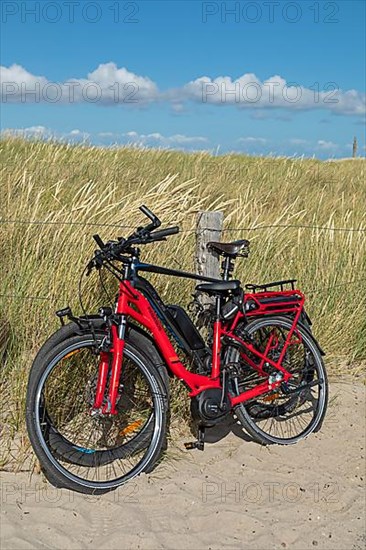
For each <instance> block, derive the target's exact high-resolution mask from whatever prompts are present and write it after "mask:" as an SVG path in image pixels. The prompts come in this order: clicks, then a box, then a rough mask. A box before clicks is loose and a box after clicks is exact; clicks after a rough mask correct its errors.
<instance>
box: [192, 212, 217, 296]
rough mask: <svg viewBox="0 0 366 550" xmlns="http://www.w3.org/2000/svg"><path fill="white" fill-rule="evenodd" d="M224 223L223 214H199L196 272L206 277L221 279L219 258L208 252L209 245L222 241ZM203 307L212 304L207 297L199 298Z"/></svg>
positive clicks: (197, 222)
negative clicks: (209, 243) (211, 242)
mask: <svg viewBox="0 0 366 550" xmlns="http://www.w3.org/2000/svg"><path fill="white" fill-rule="evenodd" d="M223 221H224V214H223V212H198V214H197V221H196V272H197V273H198V274H199V275H203V276H205V277H212V278H214V279H220V259H219V256H218V255H217V254H216V253H214V252H211V251H209V250H207V243H208V242H210V241H220V240H221V232H222V226H223ZM199 300H200V302H201V303H202V305H207V304H210V303H212V299H211V298H209V297H208V296H207V295H203V296H200V297H199Z"/></svg>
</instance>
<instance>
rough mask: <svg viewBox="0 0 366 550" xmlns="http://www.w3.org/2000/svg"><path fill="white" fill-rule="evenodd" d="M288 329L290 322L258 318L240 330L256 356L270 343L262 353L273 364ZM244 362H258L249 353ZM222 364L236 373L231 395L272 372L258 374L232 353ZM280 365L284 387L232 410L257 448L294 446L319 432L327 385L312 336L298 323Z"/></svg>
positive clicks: (237, 354)
mask: <svg viewBox="0 0 366 550" xmlns="http://www.w3.org/2000/svg"><path fill="white" fill-rule="evenodd" d="M291 327H292V322H291V320H288V319H286V318H284V317H267V318H265V317H263V318H261V319H257V320H255V321H253V322H251V323H249V324H248V325H247V326H246V327H245V332H246V334H247V335H248V336H250V337H251V339H252V342H253V343H254V345H255V346H256V348H257V349H258V350H259V351H261V352H262V353H265V350H266V347H267V344H268V342H269V339H271V342H276V344H275V346H272V349H271V350H270V351H269V353H268V356H269V357H270V358H271V359H272V360H274V361H276V360H278V358H279V355H280V353H281V351H282V349H283V345H284V343H285V341H286V338H287V336H288V333H289V331H290V329H291ZM239 331H240V328H239ZM250 358H251V360H252V361H254V362H257V363H259V359H258V358H257V357H256V356H255V355H254V354H250ZM227 361H228V362H232V363H236V364H237V365H238V366H239V368H238V371H239V375H238V376H237V377H236V378H235V379H233V381H232V393H233V394H234V395H240V393H242V392H243V391H246V390H248V389H251V388H254V387H255V386H257V385H258V384H260V383H262V382H264V381H265V380H266V379H268V376H270V375H271V372H272V371H271V368H268V367H267V370H268V374H267V375H266V376H262V375H260V374H259V373H258V372H257V371H256V370H255V369H254V368H253V367H251V366H249V365H248V364H246V363H245V361H244V360H242V359H241V357H240V351H239V350H238V349H233V348H231V349H230V350H229V351H228V353H227ZM282 364H283V366H284V367H285V368H286V370H288V371H289V372H290V373H291V374H292V377H291V378H290V380H289V381H288V382H287V383H283V384H281V385H280V386H279V387H278V388H276V389H274V390H273V391H270V392H268V393H266V394H264V395H261V396H259V397H256V398H254V399H251V400H249V401H245V402H243V403H241V404H240V405H238V406H237V407H236V408H235V411H234V416H235V417H236V419H237V420H238V421H239V423H240V424H241V425H242V426H243V428H244V429H245V431H246V432H248V433H249V435H251V436H252V437H253V439H255V440H256V441H258V442H259V443H261V444H263V445H268V444H271V443H272V444H273V443H277V444H281V445H291V444H293V443H297V442H298V441H300V440H301V439H303V438H305V437H307V436H308V435H309V434H310V433H312V432H314V431H317V430H319V429H320V427H321V425H322V422H323V419H324V416H325V413H326V409H327V402H328V382H327V374H326V370H325V366H324V363H323V360H322V356H321V354H320V351H319V348H318V346H317V344H316V342H315V341H314V338H313V337H312V336H311V335H310V333H309V332H308V331H306V330H305V329H304V328H303V327H301V326H300V325H298V327H297V331H296V332H295V333H294V335H293V337H292V339H291V343H290V345H289V346H288V348H287V351H286V353H285V356H284V359H283V363H282ZM272 374H276V373H272Z"/></svg>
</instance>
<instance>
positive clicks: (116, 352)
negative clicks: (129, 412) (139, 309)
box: [92, 315, 127, 414]
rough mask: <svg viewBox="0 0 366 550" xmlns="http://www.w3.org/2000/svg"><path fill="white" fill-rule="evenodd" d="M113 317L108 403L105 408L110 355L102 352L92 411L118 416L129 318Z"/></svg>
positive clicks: (122, 316) (124, 316) (123, 316)
mask: <svg viewBox="0 0 366 550" xmlns="http://www.w3.org/2000/svg"><path fill="white" fill-rule="evenodd" d="M113 317H114V318H113V319H112V320H111V326H110V331H111V336H112V348H111V352H112V365H111V369H110V377H109V388H108V395H107V403H105V404H104V406H103V401H104V396H105V393H106V386H107V377H108V371H109V359H110V353H107V352H105V351H102V352H101V354H100V362H99V372H98V380H97V388H96V394H95V400H94V404H93V409H92V410H93V411H99V412H102V413H103V414H117V410H116V402H117V396H118V389H119V381H120V377H121V372H122V361H123V351H124V347H125V334H126V324H127V316H126V315H115V316H113Z"/></svg>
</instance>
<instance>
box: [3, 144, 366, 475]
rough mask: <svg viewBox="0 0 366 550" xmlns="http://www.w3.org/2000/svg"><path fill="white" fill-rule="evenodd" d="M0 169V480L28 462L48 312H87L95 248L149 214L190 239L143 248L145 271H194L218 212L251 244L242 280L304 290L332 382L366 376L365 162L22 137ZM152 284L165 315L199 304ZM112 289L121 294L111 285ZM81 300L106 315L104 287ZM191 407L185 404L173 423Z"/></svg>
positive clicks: (179, 285) (6, 150)
mask: <svg viewBox="0 0 366 550" xmlns="http://www.w3.org/2000/svg"><path fill="white" fill-rule="evenodd" d="M0 160H1V206H0V210H1V211H0V220H1V223H0V249H1V267H0V281H1V291H0V318H2V319H5V320H6V321H7V323H8V324H9V327H10V343H9V345H8V347H7V355H6V358H5V362H4V365H3V367H2V371H1V389H2V395H3V397H2V403H3V404H4V403H6V406H4V405H3V410H2V419H1V430H2V434H1V435H2V436H3V437H2V439H3V447H4V449H3V452H2V455H1V463H0V466H1V465H2V466H5V465H6V464H9V463H10V462H12V455H13V454H14V444H15V443H14V442H16V448H17V449H16V456H17V461H18V465H19V466H20V465H21V463H22V461H23V460H25V459H26V458H27V456H28V455H29V453H28V449H27V444H26V438H25V431H24V396H25V387H26V380H27V374H28V371H29V368H30V365H31V362H32V359H33V357H34V354H35V352H36V350H37V348H39V346H40V344H41V343H42V342H43V341H44V339H45V338H46V337H47V336H48V335H49V334H50V333H51V332H52V331H53V330H54V329H55V328H56V327H57V321H56V319H55V317H54V315H53V311H54V310H55V309H57V308H59V307H63V306H65V305H66V304H69V305H70V306H72V308H74V309H75V311H80V308H79V304H78V297H77V286H78V279H79V274H80V273H81V271H82V269H83V268H84V266H85V264H86V262H87V260H88V259H89V258H90V256H91V254H92V252H93V249H94V244H93V240H92V238H91V236H92V235H93V234H94V233H96V232H98V233H100V235H101V236H102V238H103V239H105V240H107V239H109V238H115V237H116V236H118V235H124V234H126V233H128V232H129V229H127V228H124V227H123V226H132V227H133V226H135V225H136V224H138V223H141V221H142V218H141V216H140V214H139V212H138V206H139V205H140V204H141V203H145V204H147V205H148V206H149V207H150V208H152V209H153V210H154V211H156V213H157V214H158V215H159V217H160V218H161V219H162V220H163V222H164V224H165V225H173V224H174V225H175V224H179V225H180V226H181V227H182V229H183V231H182V233H181V234H180V235H178V236H175V237H172V238H170V240H169V241H168V242H167V243H163V244H155V245H152V246H150V247H146V252H145V251H144V253H145V256H144V257H145V259H147V260H151V259H154V261H156V262H157V263H159V262H160V263H161V264H163V265H171V266H173V267H182V268H186V269H189V270H193V269H194V238H195V237H194V229H195V218H196V213H197V211H199V210H213V209H217V210H222V211H223V212H224V215H225V233H224V235H223V238H224V239H234V238H240V237H245V238H249V239H250V240H251V242H252V247H251V248H252V252H251V256H250V258H249V259H248V260H243V261H241V262H239V263H238V266H237V271H236V275H237V276H238V277H239V278H241V279H242V280H243V281H245V282H258V283H259V282H265V281H268V280H277V279H279V278H289V277H296V278H297V279H298V281H299V287H300V288H301V289H303V290H304V291H305V292H307V291H308V292H309V294H308V303H307V309H308V311H309V313H310V315H311V317H312V318H313V319H314V332H315V334H316V336H317V337H318V338H319V340H320V342H321V344H322V346H323V347H324V348H325V350H326V351H327V354H328V367H329V370H330V371H331V373H332V374H333V375H337V374H339V375H341V374H343V373H344V372H345V371H347V372H349V371H352V372H353V373H356V374H357V373H360V372H361V370H362V365H364V360H365V357H366V317H365V310H366V293H365V291H364V289H365V285H366V185H365V169H366V160H363V161H361V160H360V161H359V162H357V163H354V162H352V161H349V160H344V161H342V162H337V163H327V162H320V161H317V160H305V159H285V158H271V159H269V158H254V157H245V156H241V155H234V154H232V155H225V156H212V155H210V154H209V153H192V154H187V153H181V152H176V151H163V150H143V149H137V148H116V149H102V148H96V147H91V146H86V145H83V146H72V145H69V144H60V143H56V142H48V143H47V142H41V141H26V140H23V139H21V138H14V137H13V138H12V137H5V138H4V139H2V140H1V142H0ZM29 222H43V223H29ZM94 224H95V225H94ZM99 224H100V225H99ZM103 224H106V225H103ZM112 225H117V226H121V227H120V228H118V227H111V226H112ZM273 226H276V227H273ZM309 226H311V227H309ZM324 227H325V228H334V229H331V230H329V229H324ZM336 228H343V229H346V230H345V231H338V230H336ZM355 229H356V230H357V231H354V230H355ZM152 279H153V280H154V282H156V284H157V286H158V288H159V289H160V291H161V293H162V294H163V296H164V297H165V298H166V300H167V301H178V302H181V303H183V305H186V304H187V302H188V301H189V300H190V293H191V292H192V290H193V287H192V283H190V282H185V281H178V282H177V281H176V280H172V279H169V278H163V277H161V278H160V279H156V278H154V277H152ZM345 282H350V283H349V284H344V283H345ZM107 284H108V285H109V287H110V288H113V285H114V283H113V281H108V283H107ZM83 295H84V301H85V306H86V307H87V309H90V308H95V307H97V306H98V305H102V304H103V305H105V304H106V298H105V296H104V294H103V292H102V289H101V286H100V283H99V281H98V278H97V276H96V275H95V276H94V275H93V276H92V277H90V279H87V280H86V282H85V284H84V286H83ZM175 395H176V396H177V395H178V392H175ZM182 406H183V403H182V401H181V400H179V399H178V398H177V397H176V398H175V401H174V402H173V410H174V414H177V413H179V410H180V409H181V408H182ZM4 442H5V443H4ZM20 451H22V452H21V453H20V454H19V452H20ZM19 457H20V458H19Z"/></svg>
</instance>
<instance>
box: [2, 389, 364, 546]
mask: <svg viewBox="0 0 366 550" xmlns="http://www.w3.org/2000/svg"><path fill="white" fill-rule="evenodd" d="M330 390H331V402H330V405H329V410H328V415H327V418H326V421H325V423H324V425H323V428H322V431H321V432H320V433H318V434H312V435H311V436H309V438H308V439H307V440H305V441H302V442H301V443H298V444H297V445H294V446H291V447H280V446H271V447H261V446H259V445H257V444H255V443H253V442H250V441H248V440H247V438H245V437H242V435H241V432H240V430H238V429H237V428H236V427H235V426H234V431H235V433H233V432H232V431H231V429H230V428H232V427H233V426H227V427H223V428H221V429H220V430H217V429H216V432H215V433H214V432H212V433H211V435H210V437H209V438H208V439H210V440H213V441H212V442H209V443H207V445H206V449H205V451H204V452H200V451H185V450H184V446H183V440H182V441H178V442H177V443H175V444H173V445H172V446H171V450H170V452H169V455H168V457H167V458H166V459H165V460H164V461H163V462H162V463H161V464H160V465H159V466H158V467H157V468H156V469H155V470H154V472H153V473H152V474H149V475H142V476H140V477H139V478H137V479H135V480H133V481H132V482H130V484H128V485H126V486H124V487H121V488H120V489H119V490H118V491H115V492H113V493H109V494H107V495H104V496H101V497H86V496H83V495H80V494H76V493H72V492H69V491H66V490H60V489H58V490H57V489H54V488H52V487H51V486H50V485H49V484H48V483H45V481H44V479H43V478H42V476H40V475H35V474H34V475H32V477H31V478H30V477H29V474H28V473H27V472H22V473H19V474H12V473H3V474H2V482H1V492H2V494H1V548H2V549H3V550H8V549H19V550H20V549H22V550H23V549H28V548H34V549H37V550H38V549H39V550H40V549H45V548H57V549H69V548H70V549H71V548H74V549H81V548H93V549H94V548H98V549H99V548H100V549H107V548H108V549H130V548H132V549H138V548H141V549H160V548H161V549H207V550H208V549H212V550H214V549H237V548H248V549H253V550H254V549H260V550H266V549H277V548H278V549H281V550H282V549H284V548H291V549H292V548H293V549H307V548H311V549H314V548H317V549H339V550H341V549H342V550H348V549H349V550H361V549H364V548H365V543H366V537H365V386H364V385H363V384H361V383H345V384H339V383H332V384H331V386H330Z"/></svg>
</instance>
